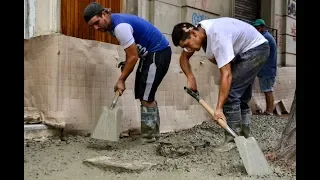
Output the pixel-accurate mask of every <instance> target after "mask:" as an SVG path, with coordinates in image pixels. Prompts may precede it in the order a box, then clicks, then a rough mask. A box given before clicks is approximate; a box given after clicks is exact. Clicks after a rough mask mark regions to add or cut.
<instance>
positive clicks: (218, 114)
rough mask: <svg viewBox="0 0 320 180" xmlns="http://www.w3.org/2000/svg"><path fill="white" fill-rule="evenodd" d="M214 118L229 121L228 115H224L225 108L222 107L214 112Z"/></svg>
mask: <svg viewBox="0 0 320 180" xmlns="http://www.w3.org/2000/svg"><path fill="white" fill-rule="evenodd" d="M213 118H214V120H216V121H217V120H218V119H222V120H224V121H225V122H227V119H226V116H224V114H223V110H222V109H216V111H215V112H214V116H213Z"/></svg>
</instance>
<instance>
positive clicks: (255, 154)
mask: <svg viewBox="0 0 320 180" xmlns="http://www.w3.org/2000/svg"><path fill="white" fill-rule="evenodd" d="M184 90H185V91H186V92H187V93H188V94H189V95H190V96H192V97H193V98H194V99H196V100H197V101H198V102H199V104H200V105H201V106H202V107H203V108H204V109H205V110H206V111H207V112H208V113H209V114H210V115H211V116H212V117H213V115H214V111H213V109H212V108H211V107H210V106H209V105H208V104H207V103H206V102H205V101H204V100H203V99H202V98H201V97H200V94H199V91H197V92H194V91H192V90H191V89H189V88H187V87H184ZM216 121H217V123H218V124H219V125H220V126H221V127H222V128H223V129H225V130H226V131H227V132H229V133H230V134H231V135H232V136H233V137H234V141H235V143H236V146H237V149H238V152H239V154H240V157H241V159H242V162H243V164H244V167H245V169H246V171H247V173H248V175H259V176H262V175H267V174H271V173H272V170H271V168H270V166H269V164H268V162H267V160H266V158H265V156H264V154H263V153H262V151H261V149H260V147H259V144H258V143H257V141H256V140H255V138H254V137H249V138H247V139H246V138H245V137H243V136H238V135H237V134H236V133H235V132H234V131H233V130H232V129H231V128H230V127H229V126H228V124H227V123H226V122H225V121H224V120H223V119H217V120H216Z"/></svg>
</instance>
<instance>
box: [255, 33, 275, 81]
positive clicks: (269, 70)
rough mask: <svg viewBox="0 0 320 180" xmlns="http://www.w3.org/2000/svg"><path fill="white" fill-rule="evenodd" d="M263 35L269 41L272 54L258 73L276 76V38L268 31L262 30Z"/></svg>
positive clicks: (265, 75)
mask: <svg viewBox="0 0 320 180" xmlns="http://www.w3.org/2000/svg"><path fill="white" fill-rule="evenodd" d="M262 35H263V36H264V37H265V38H266V39H267V40H268V41H269V46H270V55H269V58H268V60H267V61H266V63H265V64H264V65H263V67H262V68H261V70H260V71H259V73H258V77H261V76H264V77H276V75H277V44H276V41H275V39H274V38H273V37H272V35H271V34H270V33H269V32H268V31H264V32H262Z"/></svg>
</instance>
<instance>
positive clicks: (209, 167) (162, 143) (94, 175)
mask: <svg viewBox="0 0 320 180" xmlns="http://www.w3.org/2000/svg"><path fill="white" fill-rule="evenodd" d="M286 122H287V120H286V118H282V117H277V116H273V117H271V116H253V119H252V134H253V136H254V137H255V139H256V140H257V141H258V143H259V145H260V147H261V149H262V151H263V152H267V151H269V150H270V149H272V148H273V147H274V146H275V145H276V142H277V140H278V139H279V138H280V136H281V133H282V131H283V129H284V127H285V124H286ZM137 138H138V136H133V137H127V138H122V139H120V141H119V142H106V141H102V140H95V139H90V138H89V137H84V136H68V137H66V138H65V140H64V141H61V140H60V139H59V138H50V139H47V140H41V141H39V140H38V141H34V140H27V141H26V143H25V150H24V151H25V155H24V156H25V157H24V168H25V171H24V172H25V174H24V176H25V178H24V179H25V180H35V179H41V180H42V179H47V180H53V179H75V180H82V179H83V180H84V179H101V180H102V179H130V180H132V179H142V180H144V179H145V180H147V179H150V178H152V179H166V180H168V179H190V180H191V179H192V180H194V179H296V176H295V169H294V170H292V169H291V170H290V168H288V167H287V166H280V165H278V164H276V163H275V162H270V165H271V168H272V170H273V172H274V173H273V174H271V175H268V176H263V177H255V176H248V175H247V173H246V171H245V168H244V166H243V163H242V161H241V159H240V156H239V153H238V152H237V150H236V149H234V150H231V151H230V152H226V153H215V152H214V147H215V146H217V145H219V144H220V143H222V142H223V139H224V136H223V130H222V129H221V128H220V127H219V126H218V125H216V124H215V123H214V122H210V123H207V122H206V123H203V124H201V125H198V126H195V127H194V128H191V129H188V130H184V131H180V132H175V133H168V134H163V135H162V136H161V138H160V139H159V141H158V142H157V143H153V144H146V145H140V144H139V143H138V140H137ZM98 156H108V157H112V158H115V159H118V160H120V161H122V160H123V161H129V162H130V161H146V162H151V163H154V164H156V165H155V166H153V167H152V168H151V169H148V170H145V171H142V172H139V173H128V172H124V173H115V172H113V171H106V170H102V169H99V168H96V167H90V166H87V165H85V164H84V163H83V161H84V160H85V159H90V158H94V157H98Z"/></svg>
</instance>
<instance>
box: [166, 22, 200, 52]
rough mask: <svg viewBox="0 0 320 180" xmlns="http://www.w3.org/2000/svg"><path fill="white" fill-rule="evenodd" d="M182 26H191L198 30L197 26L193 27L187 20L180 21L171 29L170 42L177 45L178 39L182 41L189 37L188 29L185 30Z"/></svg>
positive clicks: (186, 27) (187, 27)
mask: <svg viewBox="0 0 320 180" xmlns="http://www.w3.org/2000/svg"><path fill="white" fill-rule="evenodd" d="M184 28H185V29H189V28H193V29H194V30H198V28H197V27H195V26H194V25H193V24H191V23H188V22H182V23H179V24H176V25H175V26H174V27H173V30H172V33H171V37H172V42H173V44H174V45H175V46H178V45H179V42H180V41H184V40H186V39H188V38H190V31H187V30H185V29H184Z"/></svg>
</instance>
